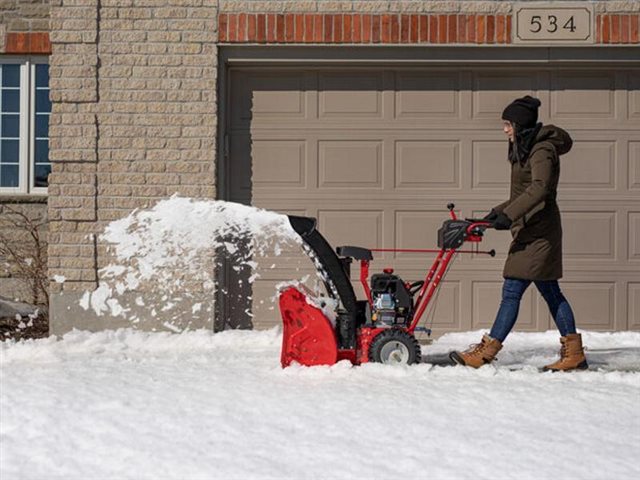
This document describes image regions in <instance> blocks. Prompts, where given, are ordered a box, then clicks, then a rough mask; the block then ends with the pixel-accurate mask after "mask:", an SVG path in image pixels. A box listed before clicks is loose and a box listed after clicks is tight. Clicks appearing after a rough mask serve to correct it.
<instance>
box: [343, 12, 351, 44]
mask: <svg viewBox="0 0 640 480" xmlns="http://www.w3.org/2000/svg"><path fill="white" fill-rule="evenodd" d="M342 30H343V32H344V33H343V35H342V36H343V37H344V41H345V42H346V43H353V15H351V14H350V13H345V14H344V17H342Z"/></svg>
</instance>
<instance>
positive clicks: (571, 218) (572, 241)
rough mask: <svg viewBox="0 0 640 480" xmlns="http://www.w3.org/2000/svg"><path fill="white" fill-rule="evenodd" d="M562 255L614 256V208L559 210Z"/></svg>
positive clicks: (579, 258) (573, 257) (569, 256)
mask: <svg viewBox="0 0 640 480" xmlns="http://www.w3.org/2000/svg"><path fill="white" fill-rule="evenodd" d="M562 217H563V218H562V231H563V240H564V241H563V248H564V257H565V258H566V259H568V260H569V259H570V260H616V257H617V256H616V244H615V238H616V235H615V232H616V212H615V211H609V212H603V211H588V210H582V211H571V210H566V209H564V210H563V211H562Z"/></svg>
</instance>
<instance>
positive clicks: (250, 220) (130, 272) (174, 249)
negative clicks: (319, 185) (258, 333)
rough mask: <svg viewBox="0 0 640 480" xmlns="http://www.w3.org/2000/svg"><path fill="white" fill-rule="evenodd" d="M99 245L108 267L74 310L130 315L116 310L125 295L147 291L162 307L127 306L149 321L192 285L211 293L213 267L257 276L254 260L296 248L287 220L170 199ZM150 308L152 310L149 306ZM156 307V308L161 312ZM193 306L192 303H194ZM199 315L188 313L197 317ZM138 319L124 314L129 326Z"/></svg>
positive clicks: (232, 206) (126, 221)
mask: <svg viewBox="0 0 640 480" xmlns="http://www.w3.org/2000/svg"><path fill="white" fill-rule="evenodd" d="M99 241H100V242H104V243H106V244H107V245H108V246H109V249H108V251H109V254H110V255H111V256H112V258H113V261H112V263H110V264H109V265H107V266H106V267H105V268H102V269H101V270H100V272H99V273H100V284H99V286H98V288H97V289H96V290H94V291H92V292H86V293H85V294H84V296H83V297H82V299H81V302H80V305H81V307H82V308H84V309H92V310H93V311H94V312H95V313H96V314H97V315H103V314H110V315H115V316H117V315H124V316H126V315H127V314H129V313H130V312H131V308H130V306H129V305H126V304H121V303H122V301H123V300H122V296H123V295H124V294H125V293H126V292H130V291H140V292H144V291H151V292H153V294H154V295H155V296H156V297H162V299H161V301H160V302H158V301H155V300H154V301H149V298H148V297H147V296H145V297H144V298H143V297H142V296H140V295H138V297H137V298H136V299H135V301H132V302H131V303H135V305H136V306H138V307H140V306H147V307H148V308H149V309H152V310H151V316H154V313H155V314H157V312H158V311H165V312H166V311H167V310H171V309H172V308H173V307H174V306H175V303H174V302H172V300H176V297H178V296H180V297H184V296H187V297H188V296H189V293H188V292H189V291H190V288H191V287H193V285H199V286H200V287H201V288H203V289H204V290H205V291H207V292H209V294H210V295H211V296H213V295H214V291H215V278H214V272H215V268H214V267H215V263H216V262H220V261H221V259H222V258H225V259H226V260H227V261H229V263H230V264H231V267H232V268H233V269H234V270H236V271H238V272H240V271H249V272H251V273H250V274H249V275H248V282H249V283H253V282H254V281H255V280H256V279H257V278H259V274H258V273H257V272H256V271H255V270H256V267H257V263H256V262H255V261H254V260H253V259H254V258H255V257H260V256H265V255H267V254H270V255H271V256H273V255H276V256H277V255H279V254H280V253H281V251H282V245H283V244H284V245H287V244H288V245H299V244H300V243H301V240H300V237H299V236H298V235H297V234H296V232H295V231H294V230H293V228H291V225H290V223H289V221H288V218H287V216H286V215H282V214H278V213H276V212H271V211H267V210H263V209H259V208H255V207H250V206H246V205H240V204H237V203H232V202H224V201H213V200H194V199H190V198H182V197H178V196H173V197H171V198H169V199H166V200H162V201H160V202H158V203H157V204H156V205H155V206H153V207H152V208H149V209H145V210H135V211H134V212H132V213H131V214H130V215H128V216H127V217H126V218H123V219H121V220H117V221H114V222H111V223H110V224H109V225H108V226H107V227H106V229H105V231H104V233H103V234H102V235H101V236H99ZM154 303H155V304H154ZM160 303H162V304H160ZM194 303H195V302H194ZM200 308H201V307H195V305H194V308H193V310H192V312H182V313H187V314H189V313H196V312H197V311H199V310H200ZM134 318H136V319H137V316H136V315H133V314H131V318H130V319H132V320H133V319H134Z"/></svg>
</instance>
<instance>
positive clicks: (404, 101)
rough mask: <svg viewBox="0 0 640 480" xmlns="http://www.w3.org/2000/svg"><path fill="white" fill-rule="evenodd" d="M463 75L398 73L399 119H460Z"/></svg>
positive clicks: (397, 111)
mask: <svg viewBox="0 0 640 480" xmlns="http://www.w3.org/2000/svg"><path fill="white" fill-rule="evenodd" d="M460 84H461V74H460V73H455V72H441V71H435V72H431V73H424V74H423V73H398V74H397V75H396V92H395V105H396V107H395V114H396V118H399V119H402V118H433V117H437V118H446V117H449V118H454V119H455V118H459V117H460V116H461V114H460V90H461V89H460Z"/></svg>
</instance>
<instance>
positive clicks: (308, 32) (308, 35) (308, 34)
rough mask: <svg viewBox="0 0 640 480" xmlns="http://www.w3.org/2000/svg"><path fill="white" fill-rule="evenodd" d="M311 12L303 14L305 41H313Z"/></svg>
mask: <svg viewBox="0 0 640 480" xmlns="http://www.w3.org/2000/svg"><path fill="white" fill-rule="evenodd" d="M313 33H314V32H313V14H311V13H305V14H304V38H303V41H304V42H305V43H310V42H313Z"/></svg>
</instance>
